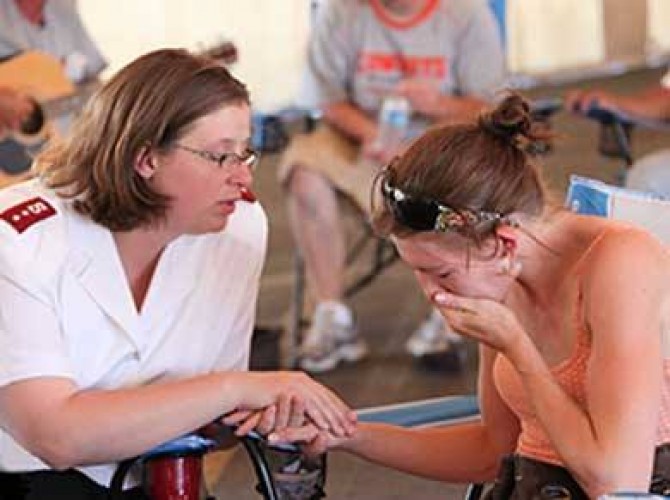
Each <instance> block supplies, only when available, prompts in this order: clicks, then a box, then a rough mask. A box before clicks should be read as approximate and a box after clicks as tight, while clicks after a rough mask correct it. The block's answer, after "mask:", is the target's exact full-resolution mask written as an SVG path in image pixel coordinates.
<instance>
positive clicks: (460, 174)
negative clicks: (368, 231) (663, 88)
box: [372, 93, 554, 245]
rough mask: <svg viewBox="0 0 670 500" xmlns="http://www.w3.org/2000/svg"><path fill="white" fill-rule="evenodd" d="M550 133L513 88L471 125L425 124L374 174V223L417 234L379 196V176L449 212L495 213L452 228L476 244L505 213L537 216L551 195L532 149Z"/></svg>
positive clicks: (387, 230)
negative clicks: (399, 153)
mask: <svg viewBox="0 0 670 500" xmlns="http://www.w3.org/2000/svg"><path fill="white" fill-rule="evenodd" d="M550 139H551V137H550V134H549V133H548V132H547V129H546V127H542V126H539V124H536V123H535V122H534V121H533V120H532V118H531V113H530V106H529V104H528V103H527V102H526V101H525V100H524V99H523V98H522V97H521V96H520V95H518V94H515V93H513V94H508V95H507V96H506V97H505V98H504V99H503V100H502V101H501V102H500V104H499V105H498V106H497V107H496V108H494V109H492V110H488V111H484V112H482V113H481V114H480V115H479V117H478V119H477V120H476V121H474V122H472V123H461V124H455V125H445V126H439V127H435V128H432V129H430V130H428V131H426V132H425V133H424V134H423V135H422V136H421V137H419V138H418V139H417V140H416V141H415V142H414V143H413V144H412V145H411V146H410V147H409V149H408V150H407V151H406V152H405V153H404V154H403V155H402V156H400V157H398V158H396V159H395V160H394V161H393V162H392V163H391V164H390V165H389V166H388V167H387V168H385V169H384V170H382V171H381V172H380V174H379V176H378V178H377V179H376V182H375V186H374V192H373V196H372V198H373V207H372V208H373V217H372V223H373V227H374V228H375V230H376V232H377V233H378V234H380V235H382V236H388V235H390V234H394V235H397V236H409V235H411V234H414V233H416V232H417V231H415V230H412V229H411V228H408V227H406V226H405V225H403V224H402V222H400V221H398V220H397V219H396V218H395V217H394V214H393V210H392V208H391V207H390V206H389V204H388V200H386V199H384V195H383V194H380V191H382V189H380V188H381V187H382V186H381V185H382V183H384V182H391V183H392V184H393V186H394V187H396V188H399V189H400V190H402V191H403V192H404V193H408V194H410V195H411V196H414V197H420V198H424V199H426V200H434V201H437V202H439V203H441V204H443V205H446V206H448V207H450V208H451V209H453V210H455V211H456V212H458V211H462V210H463V211H465V210H468V211H471V212H475V213H479V212H489V213H497V214H500V215H501V217H500V218H499V219H494V220H489V221H483V222H481V223H478V224H465V225H464V226H463V227H462V228H459V229H455V230H456V231H457V232H458V233H459V234H461V235H463V236H466V237H467V238H468V239H469V240H470V241H472V242H473V243H475V244H476V245H480V244H481V242H482V241H484V240H485V239H486V238H487V237H488V236H491V235H492V234H493V232H494V230H495V227H496V225H497V224H500V223H504V222H505V221H508V220H509V219H507V218H506V216H507V215H509V214H512V213H524V214H528V215H531V216H539V215H540V214H542V213H543V211H544V210H545V208H547V207H549V206H553V205H554V200H553V199H551V197H550V194H549V192H548V190H547V189H546V187H545V184H544V182H543V180H542V177H541V175H540V172H539V169H538V166H537V165H536V164H535V162H534V161H533V154H531V152H532V151H533V150H535V149H536V148H537V146H538V145H540V144H542V145H546V144H547V143H548V142H549V141H550Z"/></svg>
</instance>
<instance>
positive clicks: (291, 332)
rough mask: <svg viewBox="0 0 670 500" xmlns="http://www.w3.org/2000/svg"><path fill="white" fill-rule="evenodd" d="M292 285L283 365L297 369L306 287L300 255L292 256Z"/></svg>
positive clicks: (302, 260) (303, 263)
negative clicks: (291, 301)
mask: <svg viewBox="0 0 670 500" xmlns="http://www.w3.org/2000/svg"><path fill="white" fill-rule="evenodd" d="M293 268H294V273H295V278H294V283H293V304H292V308H293V309H292V311H291V315H290V316H291V318H290V325H289V329H288V332H287V333H288V335H287V338H286V342H285V344H284V348H285V356H284V360H285V361H284V365H285V366H286V367H287V368H291V369H294V368H297V367H298V357H299V355H298V350H299V347H300V341H301V338H300V337H301V332H302V321H303V320H302V315H303V313H304V309H305V287H306V278H305V273H306V271H305V261H304V259H303V258H302V255H300V253H297V252H296V254H295V256H294V265H293Z"/></svg>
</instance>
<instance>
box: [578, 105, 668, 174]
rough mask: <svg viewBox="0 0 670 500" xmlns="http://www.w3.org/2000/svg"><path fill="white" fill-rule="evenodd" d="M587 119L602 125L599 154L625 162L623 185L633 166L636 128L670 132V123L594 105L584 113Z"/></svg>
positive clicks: (620, 172) (622, 169) (622, 172)
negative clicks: (633, 144)
mask: <svg viewBox="0 0 670 500" xmlns="http://www.w3.org/2000/svg"><path fill="white" fill-rule="evenodd" d="M583 114H584V116H585V117H586V118H589V119H591V120H595V121H596V122H598V123H599V124H600V137H599V141H598V152H599V153H600V154H601V155H603V156H606V157H609V158H615V159H619V160H622V161H623V168H621V169H620V171H619V172H618V175H617V177H618V178H617V181H618V183H619V184H621V185H623V184H624V182H625V180H626V174H627V172H628V169H629V168H630V167H631V166H632V165H633V153H632V135H633V130H634V128H635V127H636V126H637V127H642V128H646V129H651V130H661V131H670V121H659V120H652V119H648V118H643V117H639V116H635V115H631V114H628V113H624V112H622V111H615V110H610V109H605V108H602V107H600V106H599V105H598V103H594V104H593V105H591V106H590V107H589V109H587V110H586V111H585V112H584V113H583Z"/></svg>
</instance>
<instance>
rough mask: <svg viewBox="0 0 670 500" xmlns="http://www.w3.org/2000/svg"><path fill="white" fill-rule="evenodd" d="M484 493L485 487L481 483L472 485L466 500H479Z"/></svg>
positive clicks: (467, 492) (466, 494)
mask: <svg viewBox="0 0 670 500" xmlns="http://www.w3.org/2000/svg"><path fill="white" fill-rule="evenodd" d="M482 493H484V485H483V484H481V483H471V484H469V485H468V489H467V491H466V492H465V500H479V499H480V498H481V497H482Z"/></svg>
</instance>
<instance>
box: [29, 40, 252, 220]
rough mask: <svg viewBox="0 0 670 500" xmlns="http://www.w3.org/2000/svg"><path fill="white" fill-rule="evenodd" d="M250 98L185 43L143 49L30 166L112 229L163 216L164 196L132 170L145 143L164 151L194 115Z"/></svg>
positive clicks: (217, 66)
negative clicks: (61, 138) (65, 134)
mask: <svg viewBox="0 0 670 500" xmlns="http://www.w3.org/2000/svg"><path fill="white" fill-rule="evenodd" d="M231 104H247V105H248V104H249V94H248V92H247V90H246V87H245V86H244V85H243V84H242V83H240V82H239V81H238V80H236V79H235V78H233V77H232V76H231V75H230V73H229V72H228V71H227V70H226V69H225V68H224V67H223V66H221V65H220V64H218V63H217V62H216V61H213V60H211V59H208V58H204V57H198V56H194V55H192V54H190V53H188V52H187V51H185V50H180V49H164V50H158V51H155V52H150V53H148V54H146V55H143V56H141V57H139V58H138V59H136V60H135V61H133V62H131V63H130V64H129V65H127V66H126V67H125V68H123V69H121V70H120V71H119V72H118V73H117V74H116V75H115V76H114V77H113V78H112V79H111V80H109V82H107V83H106V84H105V85H104V86H103V87H101V88H100V89H99V90H98V92H97V93H96V94H94V95H93V97H92V98H91V100H90V101H89V102H88V104H87V105H86V107H85V109H84V110H83V112H82V114H81V115H80V117H79V118H78V120H77V121H76V123H75V124H74V126H73V129H72V131H71V133H70V135H69V136H68V137H67V138H66V139H65V140H64V141H63V142H61V143H55V144H54V145H53V146H52V147H50V148H49V149H47V150H46V151H45V152H44V153H43V154H41V155H40V156H39V157H38V159H37V167H36V168H37V171H38V173H40V174H41V175H42V177H43V178H44V180H45V183H46V184H47V185H48V186H50V187H52V188H54V189H56V190H57V192H58V193H59V195H61V196H63V197H66V198H73V199H74V207H75V209H76V210H77V211H78V212H79V213H81V214H83V215H86V216H88V217H90V218H91V219H92V220H94V221H95V222H97V223H99V224H101V225H103V226H105V227H107V228H109V229H110V230H112V231H127V230H131V229H134V228H137V227H140V226H143V225H151V224H156V223H158V222H160V221H161V220H163V219H164V217H165V214H166V211H167V208H168V206H169V203H170V198H169V197H168V196H166V195H164V194H162V193H159V192H156V191H155V190H153V189H152V187H151V185H150V184H149V183H147V182H146V180H145V179H143V178H142V177H141V176H140V175H138V174H137V173H136V171H135V168H134V164H135V161H136V158H137V157H138V155H139V154H140V153H141V152H142V150H143V149H145V148H151V149H153V150H156V151H159V152H166V151H168V150H169V149H170V147H171V146H172V145H173V144H174V143H175V142H176V141H177V140H178V139H179V138H180V137H182V136H183V135H184V134H185V133H186V132H187V130H188V128H189V126H190V125H191V124H192V123H193V122H194V121H195V120H197V119H198V118H201V117H203V116H205V115H207V114H209V113H212V112H214V111H216V110H217V109H220V108H221V107H222V106H225V105H231Z"/></svg>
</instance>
